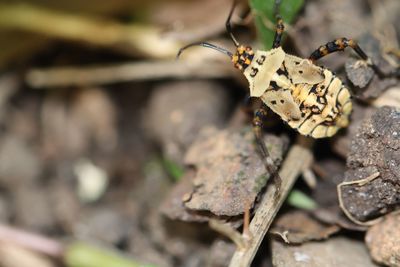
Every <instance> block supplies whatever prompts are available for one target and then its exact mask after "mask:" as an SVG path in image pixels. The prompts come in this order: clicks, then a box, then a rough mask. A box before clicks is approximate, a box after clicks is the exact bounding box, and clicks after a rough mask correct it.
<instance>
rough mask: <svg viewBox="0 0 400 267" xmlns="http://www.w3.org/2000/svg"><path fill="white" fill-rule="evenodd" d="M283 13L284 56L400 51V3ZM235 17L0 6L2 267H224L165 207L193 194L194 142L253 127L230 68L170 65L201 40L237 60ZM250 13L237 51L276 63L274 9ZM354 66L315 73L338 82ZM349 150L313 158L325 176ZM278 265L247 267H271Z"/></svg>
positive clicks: (94, 1)
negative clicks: (339, 43)
mask: <svg viewBox="0 0 400 267" xmlns="http://www.w3.org/2000/svg"><path fill="white" fill-rule="evenodd" d="M282 2H283V3H285V4H283V3H282V5H283V7H282V8H283V11H282V12H283V15H284V18H285V22H286V23H287V24H286V28H287V31H288V34H287V38H286V39H285V45H284V47H285V50H286V51H287V52H290V53H293V54H297V55H299V56H301V57H307V56H308V55H309V54H310V53H311V52H312V51H313V50H314V49H316V48H317V47H318V46H319V45H322V44H325V43H326V42H327V41H330V40H333V39H334V38H338V37H343V36H346V37H349V38H350V37H352V38H360V37H361V36H363V34H365V33H366V32H369V33H372V32H374V33H378V35H377V36H378V40H380V41H382V42H381V45H382V46H384V47H385V48H387V47H389V48H396V47H397V48H398V39H397V36H398V35H397V33H398V31H399V30H400V29H399V27H400V23H399V14H400V11H399V10H400V2H399V1H398V0H385V1H367V0H356V1H345V0H337V1H316V0H310V1H300V0H296V1H294V0H287V1H285V0H282ZM231 4H232V1H231V0H219V1H214V0H202V1H196V0H190V1H188V0H185V1H183V0H170V1H160V0H148V1H142V0H113V1H106V0H86V1H78V0H68V1H67V0H59V1H50V0H29V1H28V0H26V1H22V0H21V1H17V0H14V1H5V0H2V1H0V69H1V72H0V266H4V267H17V266H30V267H47V266H71V267H73V266H76V267H85V266H88V267H91V266H97V267H103V266H104V267H106V266H145V265H146V266H193V267H194V266H227V264H228V262H229V260H230V257H231V255H232V253H233V251H234V249H235V247H234V246H233V245H232V244H231V243H229V242H228V240H227V239H225V238H220V236H219V235H218V234H217V233H216V232H214V231H212V230H211V229H209V228H208V226H207V225H206V224H204V223H202V222H204V221H205V219H204V218H203V217H201V218H200V217H199V218H197V217H193V214H191V216H192V217H190V219H188V218H186V217H184V216H183V217H182V216H181V215H177V214H175V212H176V211H175V207H176V206H180V205H181V204H179V203H180V202H179V203H178V204H176V203H175V206H168V205H171V204H170V203H171V202H173V200H174V199H178V198H174V196H170V194H171V192H172V191H173V190H175V191H177V190H178V191H179V190H181V191H182V190H183V191H184V192H186V191H185V190H186V189H179V188H177V187H176V185H177V184H178V183H180V182H181V179H182V177H183V176H184V173H185V165H186V163H185V153H186V151H187V150H188V148H189V147H190V146H191V144H192V143H193V142H194V140H195V139H196V137H198V135H199V133H200V132H201V130H202V129H204V128H209V127H213V128H216V129H223V128H227V127H239V128H241V127H245V126H246V125H249V123H250V121H251V116H250V117H249V116H247V115H246V112H243V111H242V109H243V108H242V107H243V102H244V101H243V100H245V99H246V94H247V82H246V81H245V80H244V78H243V77H242V76H241V73H240V72H239V71H237V70H235V69H234V68H233V66H232V64H231V62H230V59H229V58H227V57H226V56H225V55H223V54H221V53H218V52H216V51H212V50H210V49H206V48H202V47H193V48H191V49H188V50H187V51H185V53H184V54H183V55H182V57H181V58H180V60H175V57H176V54H177V52H178V50H179V48H181V47H182V46H184V45H186V44H188V43H191V42H197V41H203V40H207V41H210V42H212V43H215V44H217V45H220V46H222V47H225V48H227V49H228V50H230V51H234V45H233V44H232V42H231V41H230V40H229V37H228V35H227V34H226V30H225V20H226V17H227V15H228V13H229V9H230V7H231ZM250 6H251V12H250V13H249V12H248V11H249V5H248V3H247V2H246V1H241V2H240V3H239V5H238V8H237V9H236V11H235V14H234V16H233V19H232V21H233V25H234V32H235V36H237V39H238V40H240V42H241V43H244V44H250V45H253V46H254V47H255V48H257V49H269V48H270V44H271V43H272V37H273V29H274V24H275V22H274V20H273V16H272V7H273V1H270V0H268V1H258V0H254V1H251V3H250ZM248 14H249V15H248ZM367 39H368V38H367ZM393 51H394V52H393V53H398V50H396V49H394V50H393ZM396 51H397V52H396ZM348 55H349V53H347V54H346V55H342V54H341V55H338V56H337V57H336V56H335V57H334V56H332V57H329V58H327V59H326V60H324V61H322V63H321V64H323V65H327V66H329V68H331V69H333V70H335V71H337V72H338V73H339V75H340V74H342V75H343V76H342V77H345V75H344V74H343V73H344V64H345V61H346V59H347V56H348ZM397 86H398V83H397ZM363 112H364V111H362V112H360V114H363ZM267 128H268V129H269V130H270V132H273V133H275V134H277V135H279V136H280V138H281V137H282V134H284V135H285V137H282V138H283V139H282V140H284V141H282V142H283V143H284V144H286V145H281V146H282V147H285V146H286V147H287V146H289V144H290V142H291V141H293V140H294V135H295V134H294V132H293V131H292V130H290V129H289V128H287V127H286V126H284V125H283V123H282V122H281V121H280V120H279V118H277V117H276V116H274V115H271V116H270V120H269V123H268V125H267ZM349 138H350V137H349V136H345V135H342V139H340V140H336V141H335V143H334V145H333V146H334V147H333V148H332V146H331V143H329V142H327V141H326V142H322V143H320V147H321V151H322V150H324V149H325V150H324V151H325V152H326V151H330V152H328V153H327V154H328V155H329V156H325V158H324V160H325V159H326V158H329V157H330V155H333V154H335V156H332V158H333V159H334V160H332V161H333V162H334V163H329V164H331V165H334V166H339V167H338V168H339V169H340V170H343V169H344V166H345V155H346V153H347V152H348V150H349ZM203 152H204V153H207V150H205V151H203ZM325 152H324V153H323V154H324V155H326V153H325ZM282 153H284V152H282ZM330 153H331V154H330ZM203 156H206V155H204V154H203ZM329 164H328V165H329ZM335 164H337V165H335ZM331 165H329V166H331ZM324 166H325V165H324ZM329 166H328V167H327V168H328V170H329ZM186 170H187V169H186ZM325 173H326V171H325ZM328 173H329V171H328ZM185 176H188V172H187V171H186V175H185ZM300 187H305V186H304V184H301V185H300ZM186 188H187V187H186ZM175 191H174V192H175ZM321 192H322V191H321ZM332 192H333V191H332ZM172 194H174V193H172ZM322 195H324V194H322ZM335 197H336V195H333V198H335ZM166 199H167V200H166ZM335 201H336V200H335ZM334 203H336V202H334ZM166 215H167V216H166ZM185 216H186V215H185ZM171 218H172V219H171ZM175 219H180V220H175ZM183 221H194V222H192V223H188V222H183ZM267 247H268V245H267V244H264V245H263V247H262V249H263V250H265V251H267ZM268 251H269V248H268ZM270 253H271V252H268V253H266V254H262V255H259V256H258V258H257V261H256V263H255V265H254V266H271V255H270ZM118 264H119V265H118ZM282 266H284V265H282ZM286 266H290V265H286ZM327 266H328V265H327ZM352 266H353V265H352Z"/></svg>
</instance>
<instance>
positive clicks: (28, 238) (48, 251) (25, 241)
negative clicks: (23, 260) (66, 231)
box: [0, 224, 64, 258]
mask: <svg viewBox="0 0 400 267" xmlns="http://www.w3.org/2000/svg"><path fill="white" fill-rule="evenodd" d="M0 242H4V243H12V244H15V245H18V246H21V247H23V248H26V249H29V250H32V251H35V252H39V253H42V254H45V255H47V256H51V257H54V258H60V257H61V256H62V254H63V253H64V246H63V245H62V244H61V243H59V242H57V241H56V240H53V239H50V238H47V237H44V236H41V235H38V234H34V233H30V232H27V231H24V230H21V229H17V228H13V227H10V226H6V225H1V224H0Z"/></svg>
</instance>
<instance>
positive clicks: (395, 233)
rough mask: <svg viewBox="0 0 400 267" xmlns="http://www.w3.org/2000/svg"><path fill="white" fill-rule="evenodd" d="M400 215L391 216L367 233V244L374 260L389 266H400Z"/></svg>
mask: <svg viewBox="0 0 400 267" xmlns="http://www.w3.org/2000/svg"><path fill="white" fill-rule="evenodd" d="M399 225H400V214H390V215H388V216H387V217H386V218H385V219H384V220H383V221H381V222H379V223H377V224H375V225H373V226H372V227H370V228H369V229H368V231H367V235H366V236H365V242H366V243H367V246H368V248H369V251H370V253H371V256H372V258H373V259H374V260H375V261H377V262H379V263H383V264H385V265H388V266H400V242H399V240H400V228H399Z"/></svg>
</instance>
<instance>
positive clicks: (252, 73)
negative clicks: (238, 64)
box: [250, 67, 258, 77]
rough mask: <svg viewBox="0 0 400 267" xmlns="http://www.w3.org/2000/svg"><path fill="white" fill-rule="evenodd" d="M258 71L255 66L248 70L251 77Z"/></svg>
mask: <svg viewBox="0 0 400 267" xmlns="http://www.w3.org/2000/svg"><path fill="white" fill-rule="evenodd" d="M257 73H258V69H257V68H253V67H252V68H251V72H250V76H251V77H255V76H256V75H257Z"/></svg>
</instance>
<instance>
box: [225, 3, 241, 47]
mask: <svg viewBox="0 0 400 267" xmlns="http://www.w3.org/2000/svg"><path fill="white" fill-rule="evenodd" d="M236 4H237V0H233V3H232V7H231V10H230V11H229V15H228V18H227V19H226V22H225V27H226V31H227V32H228V33H229V36H230V37H231V40H232V42H233V43H234V44H235V46H236V47H238V46H239V42H238V41H237V40H236V38H235V36H234V35H233V31H232V26H231V18H232V15H233V11H234V10H235V7H236Z"/></svg>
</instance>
